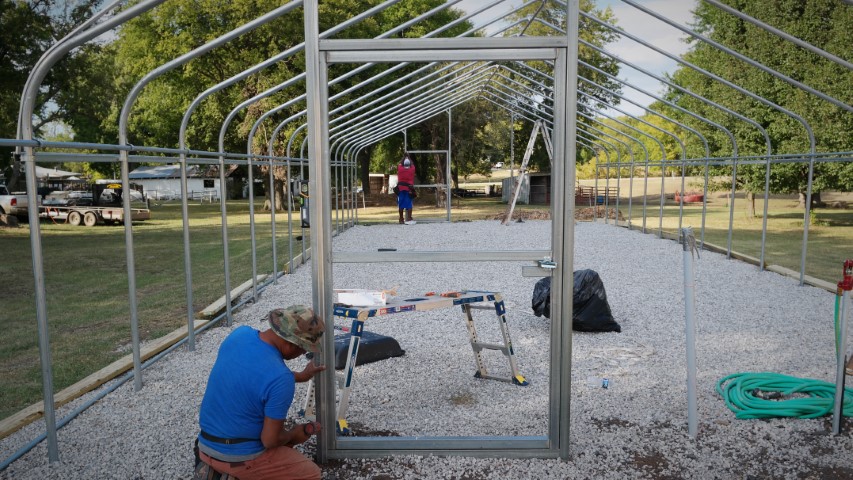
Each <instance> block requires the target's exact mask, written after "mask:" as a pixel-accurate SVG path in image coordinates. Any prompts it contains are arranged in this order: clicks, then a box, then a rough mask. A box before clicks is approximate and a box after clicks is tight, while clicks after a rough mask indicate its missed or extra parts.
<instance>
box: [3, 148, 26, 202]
mask: <svg viewBox="0 0 853 480" xmlns="http://www.w3.org/2000/svg"><path fill="white" fill-rule="evenodd" d="M20 171H21V157H19V156H17V155H13V157H12V172H11V173H10V174H9V178H7V179H6V188H7V189H9V193H11V192H19V191H23V190H24V189H23V188H20V186H19V185H18V184H19V183H20V182H21V180H22V179H23V177H22V176H21V175H20V174H19V173H18V172H20Z"/></svg>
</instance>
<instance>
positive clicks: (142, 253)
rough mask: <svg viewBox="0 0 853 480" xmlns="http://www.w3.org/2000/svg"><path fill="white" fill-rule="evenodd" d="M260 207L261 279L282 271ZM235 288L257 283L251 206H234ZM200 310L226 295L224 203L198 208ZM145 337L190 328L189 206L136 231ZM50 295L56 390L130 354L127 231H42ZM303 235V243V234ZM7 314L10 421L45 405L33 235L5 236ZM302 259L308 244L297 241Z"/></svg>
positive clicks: (282, 258) (167, 207) (163, 210)
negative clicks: (185, 212) (185, 217)
mask: <svg viewBox="0 0 853 480" xmlns="http://www.w3.org/2000/svg"><path fill="white" fill-rule="evenodd" d="M261 206H262V203H260V204H259V205H257V206H256V208H255V217H256V227H255V238H256V243H257V258H258V273H259V274H263V273H269V272H271V271H272V241H271V239H270V230H271V229H270V221H269V217H270V214H269V213H268V212H263V211H262V210H261V208H260V207H261ZM228 214H229V218H228V237H229V238H228V241H229V247H230V248H229V255H230V262H229V263H230V274H231V275H230V276H231V288H234V287H236V286H237V285H239V284H241V283H243V282H245V281H246V280H248V279H250V278H251V274H252V265H251V234H250V228H249V215H248V203H247V202H245V201H244V202H229V203H228ZM189 216H190V244H191V246H190V250H191V252H192V278H193V303H194V305H193V307H194V310H195V311H196V312H198V311H200V310H202V309H204V308H205V307H206V306H207V305H209V304H211V303H212V302H213V301H215V300H216V299H218V298H220V297H221V296H222V295H224V291H225V276H224V262H223V258H224V255H223V246H222V239H221V237H222V229H221V222H220V214H219V205H218V204H203V205H199V204H193V205H190V208H189ZM286 221H287V214H286V213H284V214H278V215H277V225H276V226H277V228H276V236H277V249H278V261H279V270H282V269H283V268H284V264H285V263H286V262H287V253H288V236H287V234H288V232H287V228H286V227H287V224H286ZM133 229H134V249H135V265H136V282H137V290H138V295H137V299H138V318H139V332H140V336H141V338H142V340H143V341H145V340H151V339H156V338H159V337H161V336H163V335H164V334H166V333H168V332H171V331H173V330H175V329H176V328H179V327H181V326H184V325H186V324H187V321H188V319H187V317H188V314H187V295H186V280H185V278H186V276H185V267H184V246H183V222H182V220H181V207H180V203H169V204H163V205H162V206H159V207H155V208H153V209H152V219H151V220H149V221H145V222H137V223H136V224H134V227H133ZM41 231H42V245H43V261H44V271H45V276H44V277H45V278H44V281H45V289H46V297H47V313H48V322H49V332H50V347H51V357H52V365H53V376H54V378H53V385H54V389H55V390H56V391H59V390H61V389H62V388H64V387H67V386H68V385H71V384H73V383H74V382H76V381H78V380H80V379H81V378H83V377H85V376H87V375H89V374H91V373H93V372H95V371H97V370H99V369H101V368H103V367H104V366H106V365H108V364H109V363H111V362H113V361H115V360H116V359H118V358H120V357H122V356H124V355H126V354H127V353H129V352H130V342H131V331H130V309H129V303H128V295H129V293H128V284H127V268H126V265H127V261H126V254H125V237H124V228H123V227H121V226H102V225H98V226H96V227H92V228H87V227H82V226H80V227H72V226H69V225H57V224H53V223H50V222H42V223H41ZM299 234H300V231H299V229H298V228H297V229H296V230H295V231H294V235H295V236H296V235H299ZM0 251H2V252H3V254H4V255H3V256H4V261H3V262H2V264H0V278H3V279H4V281H3V290H2V291H3V296H2V299H3V308H2V309H0V325H2V328H3V339H2V340H0V371H2V372H3V387H2V388H0V417H2V418H5V417H6V416H8V415H10V414H12V413H15V412H16V411H18V410H20V409H21V408H22V407H24V406H27V405H30V404H32V403H34V402H36V401H38V400H39V399H40V398H41V367H40V364H39V358H40V357H39V351H38V344H37V338H38V329H37V322H36V313H35V301H34V281H33V276H32V256H31V253H30V251H31V247H30V238H29V228H28V226H27V225H22V228H18V229H0ZM294 251H295V252H300V251H301V244H300V243H299V242H295V246H294Z"/></svg>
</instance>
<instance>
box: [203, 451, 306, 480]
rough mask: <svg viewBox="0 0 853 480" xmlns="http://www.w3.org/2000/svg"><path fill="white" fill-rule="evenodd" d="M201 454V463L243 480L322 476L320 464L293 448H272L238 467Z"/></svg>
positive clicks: (285, 479) (293, 479)
mask: <svg viewBox="0 0 853 480" xmlns="http://www.w3.org/2000/svg"><path fill="white" fill-rule="evenodd" d="M198 453H199V457H201V460H202V461H203V462H204V463H206V464H208V465H210V466H211V467H213V468H214V469H215V470H216V471H217V472H220V473H227V474H228V475H231V476H233V477H237V478H239V479H240V480H264V479H273V478H274V479H277V480H279V479H280V480H291V479H292V480H319V479H320V478H321V476H322V475H321V472H320V467H318V466H317V464H316V463H314V462H312V461H311V460H310V459H309V458H307V457H306V456H304V455H302V454H301V453H299V452H297V451H296V450H294V449H292V448H290V447H276V448H268V449H267V450H266V451H264V453H262V454H261V455H260V456H259V457H257V458H253V459H252V460H246V461H245V462H238V463H229V462H222V461H219V460H217V459H215V458H213V457H211V456H210V455H208V454H206V453H204V452H201V451H200V452H198Z"/></svg>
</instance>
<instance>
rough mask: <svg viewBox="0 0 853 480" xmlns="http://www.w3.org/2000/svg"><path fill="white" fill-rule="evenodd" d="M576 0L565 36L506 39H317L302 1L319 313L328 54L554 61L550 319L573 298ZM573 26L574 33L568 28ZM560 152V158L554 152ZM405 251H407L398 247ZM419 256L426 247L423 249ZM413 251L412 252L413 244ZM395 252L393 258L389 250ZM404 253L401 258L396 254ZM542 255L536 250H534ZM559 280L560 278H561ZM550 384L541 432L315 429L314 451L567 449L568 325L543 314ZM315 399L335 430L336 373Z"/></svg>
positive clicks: (326, 265)
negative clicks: (408, 433)
mask: <svg viewBox="0 0 853 480" xmlns="http://www.w3.org/2000/svg"><path fill="white" fill-rule="evenodd" d="M578 17H579V14H578V2H577V1H576V0H575V1H571V2H569V6H568V7H567V19H568V22H567V23H568V26H569V28H568V31H569V32H570V33H569V34H568V35H566V36H563V37H535V38H533V37H508V38H507V37H504V38H464V39H458V38H427V39H425V38H420V39H381V40H375V39H374V40H320V38H319V35H318V32H319V27H318V19H319V15H318V11H317V3H316V2H306V4H305V41H306V51H305V54H306V72H307V78H308V81H307V86H308V150H307V152H308V158H309V179H310V183H309V188H311V189H312V192H317V194H314V193H312V194H311V196H312V198H315V199H317V201H316V202H315V204H314V205H313V208H312V209H311V211H310V212H309V215H310V221H311V224H312V225H317V226H318V227H320V228H318V229H317V231H316V233H315V235H312V236H311V249H312V252H313V255H312V257H311V266H312V272H313V275H312V281H313V296H312V300H313V306H314V309H315V311H316V312H317V313H318V314H319V315H320V316H321V317H323V318H330V315H331V314H332V311H333V308H332V304H333V300H334V295H333V292H332V285H333V282H332V256H331V231H332V229H331V211H330V207H331V205H330V204H329V203H328V202H327V201H325V199H326V198H329V194H330V175H331V171H330V165H331V162H330V161H329V159H330V146H329V127H328V125H329V113H328V112H329V106H328V101H329V93H328V91H329V90H328V89H329V83H328V66H329V64H332V63H367V62H377V61H378V62H430V61H463V62H469V61H470V62H473V61H522V60H551V61H554V65H555V69H554V85H555V89H554V105H555V107H556V108H555V114H554V115H555V117H554V127H555V128H554V158H555V161H554V167H553V172H552V191H554V192H562V195H555V196H554V200H553V202H552V206H551V214H552V217H551V218H552V219H553V223H552V229H553V230H552V238H551V250H550V252H548V251H545V253H547V254H550V256H551V258H552V259H553V260H554V261H555V262H556V263H557V268H556V269H555V270H553V273H552V277H553V280H552V282H553V283H554V288H552V301H551V304H552V308H554V309H555V310H554V312H553V315H554V318H570V316H571V309H572V304H571V302H570V298H568V296H564V295H561V293H560V292H563V291H572V278H573V277H572V272H573V264H572V259H573V251H574V243H573V239H574V222H573V221H564V219H566V218H570V219H571V218H574V212H573V210H574V195H573V191H572V189H569V188H566V186H567V185H568V186H572V185H574V176H575V173H574V172H575V150H576V142H575V138H574V136H575V126H576V120H575V119H576V112H577V109H576V103H575V102H576V95H577V48H578V41H577V25H578ZM571 32H573V33H571ZM560 160H561V161H560ZM385 253H392V254H393V253H398V254H401V255H398V256H395V255H390V256H386V257H383V258H384V259H387V260H386V261H403V260H405V261H412V260H413V252H385ZM403 253H405V255H402V254H403ZM482 253H483V254H482V257H483V258H486V259H501V260H531V259H533V256H534V255H538V254H540V253H542V252H509V251H504V252H482ZM424 255H425V254H424ZM429 255H430V260H431V261H456V260H458V259H459V252H430V253H429ZM414 256H415V257H417V252H415V253H414ZM349 257H350V258H347V259H341V260H339V259H338V258H335V261H336V262H338V261H343V262H359V261H370V259H369V257H370V255H366V254H365V255H363V256H362V257H363V258H356V257H359V255H358V253H356V254H354V255H350V256H349ZM397 257H399V258H397ZM404 257H405V258H404ZM539 258H541V257H539ZM564 282H565V283H564ZM332 328H333V327H332V324H331V322H329V323H327V325H326V330H327V331H326V335H325V336H324V339H323V342H324V354H325V359H324V360H325V363H326V364H331V362H333V361H334V359H333V358H332V357H333V352H334V332H333V331H332ZM550 352H551V356H550V389H549V408H548V414H549V422H548V432H547V435H544V436H524V437H520V436H506V437H490V436H477V437H464V436H460V437H457V436H442V437H417V438H414V437H390V438H389V437H381V438H379V437H339V436H336V435H333V434H326V435H322V436H321V438H320V439H319V442H318V460H319V461H320V462H325V461H326V460H327V459H328V458H359V457H360V458H369V457H380V456H387V455H391V454H421V455H423V454H436V455H454V454H455V455H466V456H476V457H515V458H548V457H550V458H555V457H560V458H564V459H565V458H568V453H569V450H568V439H569V418H570V415H569V413H570V410H569V407H570V398H571V395H570V393H571V390H570V380H571V329H570V328H564V326H563V325H562V322H551V339H550ZM318 387H319V388H318V389H317V399H316V405H317V406H318V411H319V419H320V421H321V422H322V424H323V430H324V431H325V432H334V431H335V425H334V423H335V418H334V417H335V416H334V412H335V411H336V409H335V406H336V405H335V395H334V391H335V378H334V372H329V371H325V372H323V373H322V374H321V378H320V381H319V382H318Z"/></svg>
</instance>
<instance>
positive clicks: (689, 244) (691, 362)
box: [681, 227, 699, 439]
mask: <svg viewBox="0 0 853 480" xmlns="http://www.w3.org/2000/svg"><path fill="white" fill-rule="evenodd" d="M681 247H682V250H683V254H682V263H683V265H684V332H685V345H686V346H687V433H688V434H689V435H690V438H694V439H695V438H696V430H697V428H698V427H697V425H698V422H697V419H696V411H697V407H696V284H695V275H694V273H693V253H694V252H696V253H697V254H698V252H699V251H698V250H697V249H696V237H694V236H693V229H692V228H690V227H687V228H682V229H681Z"/></svg>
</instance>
